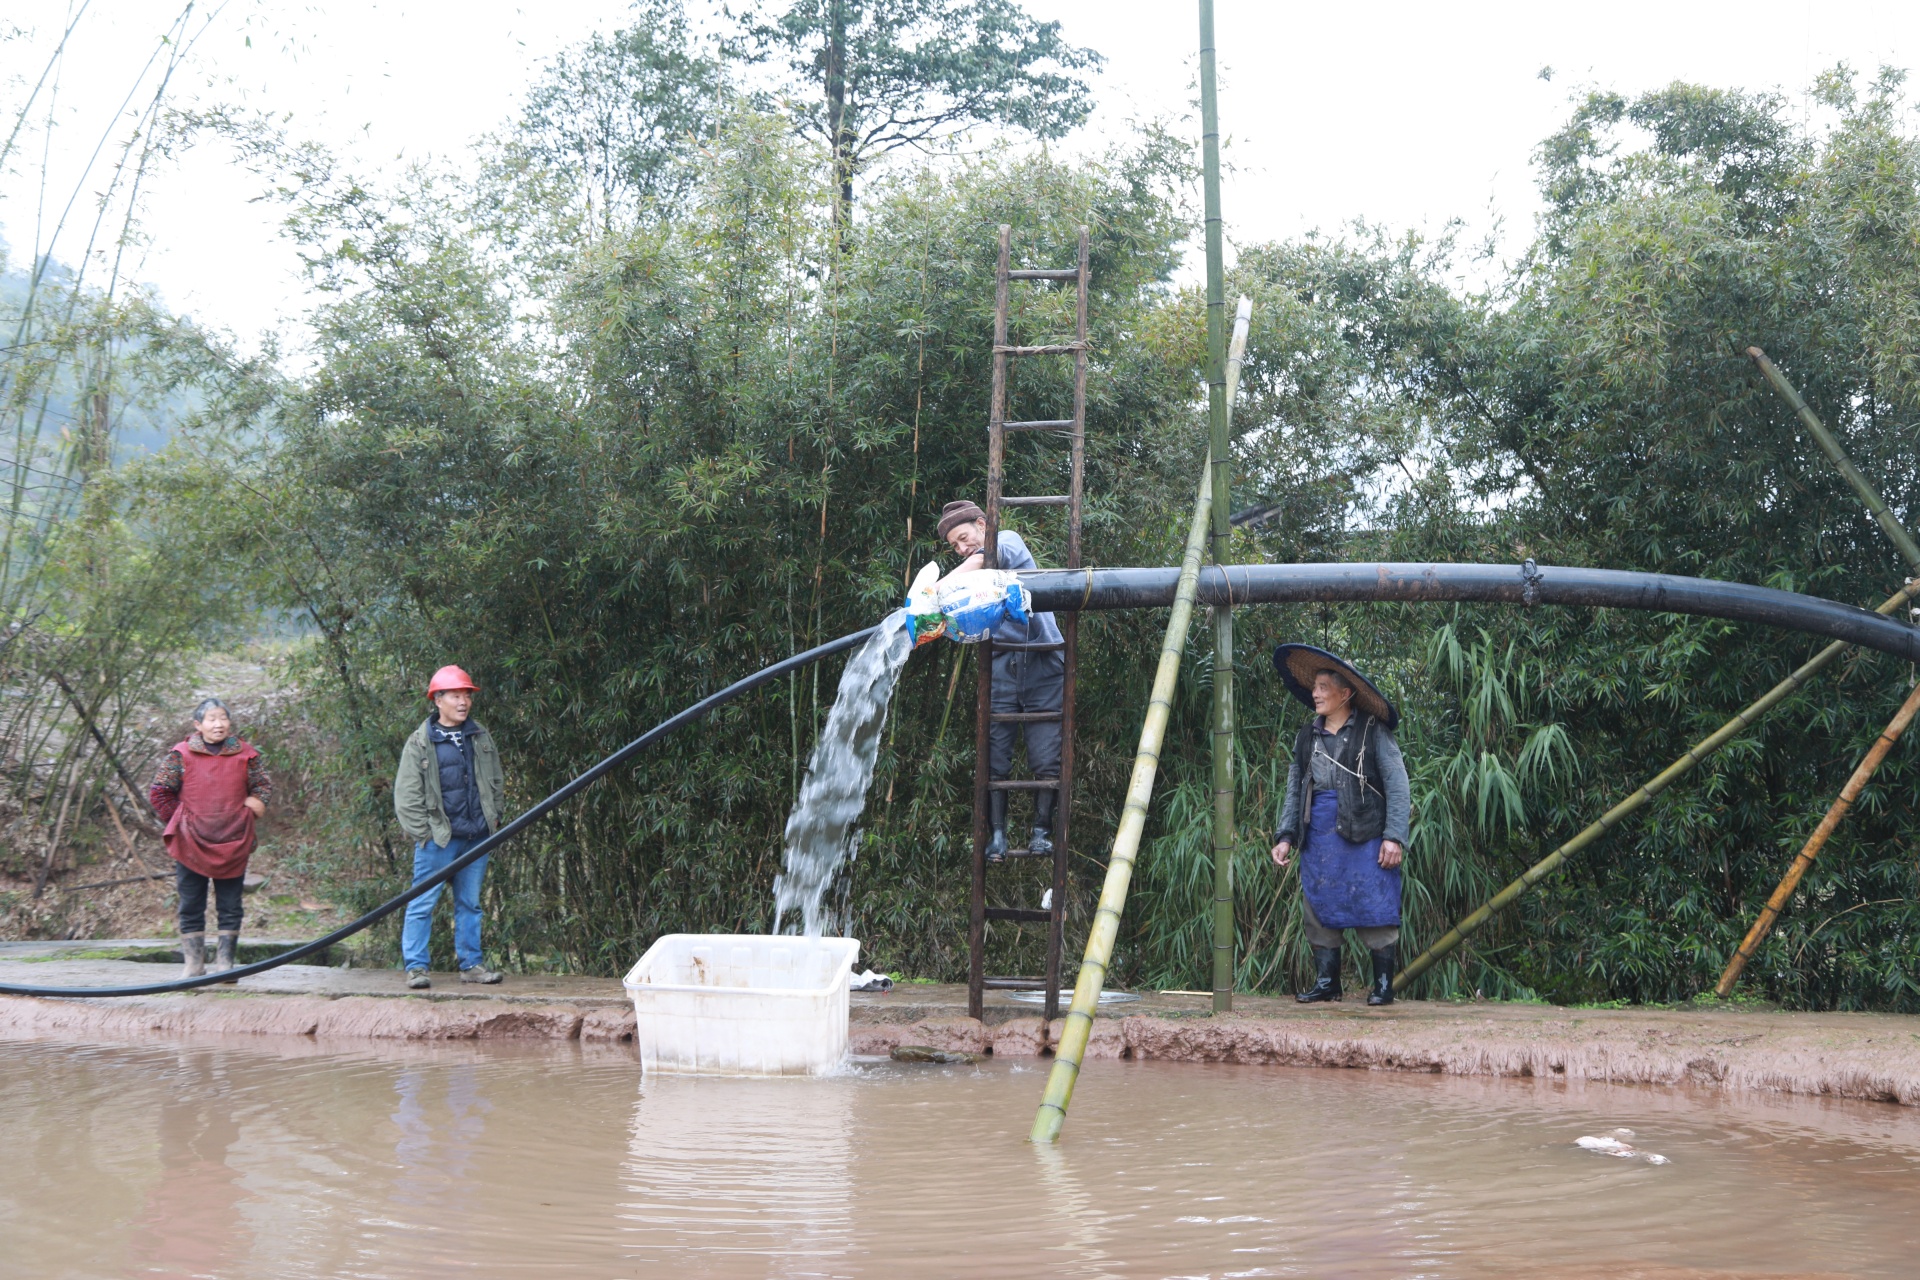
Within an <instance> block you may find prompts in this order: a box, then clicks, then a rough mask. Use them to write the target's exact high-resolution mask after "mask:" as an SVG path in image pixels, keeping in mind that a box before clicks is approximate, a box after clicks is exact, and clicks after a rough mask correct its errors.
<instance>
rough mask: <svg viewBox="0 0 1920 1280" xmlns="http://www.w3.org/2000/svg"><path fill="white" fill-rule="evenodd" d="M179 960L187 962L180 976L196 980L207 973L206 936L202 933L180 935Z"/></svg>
mask: <svg viewBox="0 0 1920 1280" xmlns="http://www.w3.org/2000/svg"><path fill="white" fill-rule="evenodd" d="M180 958H181V959H183V960H185V961H186V962H187V967H186V968H185V969H183V970H182V971H181V973H180V976H181V977H183V978H197V977H199V976H200V975H201V974H203V973H205V972H206V971H207V935H206V934H204V933H183V934H181V935H180Z"/></svg>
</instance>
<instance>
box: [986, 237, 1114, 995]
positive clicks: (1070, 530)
mask: <svg viewBox="0 0 1920 1280" xmlns="http://www.w3.org/2000/svg"><path fill="white" fill-rule="evenodd" d="M1012 244H1013V229H1012V228H1011V227H1008V226H1002V227H1001V228H1000V261H999V267H998V269H997V271H996V272H995V276H994V295H993V302H994V307H993V403H992V407H991V410H990V412H989V416H988V419H987V501H986V505H985V510H986V513H987V540H986V546H985V547H984V548H982V554H983V555H984V557H985V567H986V568H989V569H993V568H997V567H998V562H999V549H1000V542H999V538H1000V509H1001V508H1002V507H1041V508H1046V507H1064V508H1065V509H1066V515H1067V564H1066V567H1067V568H1069V569H1078V568H1079V567H1080V506H1081V490H1082V484H1083V480H1084V478H1085V474H1086V423H1087V276H1088V272H1087V252H1088V237H1087V228H1085V227H1081V228H1080V260H1079V264H1078V265H1077V266H1073V267H1068V268H1065V269H1063V270H1058V271H1054V270H1040V271H1014V270H1010V269H1009V267H1008V260H1009V258H1010V256H1011V253H1012ZM1016 280H1035V281H1057V282H1060V283H1062V284H1064V283H1067V282H1069V281H1071V282H1072V283H1073V285H1074V287H1075V289H1076V290H1077V291H1078V294H1077V298H1076V304H1075V308H1074V330H1073V341H1072V342H1066V343H1060V344H1057V345H1052V346H1037V347H1016V346H1009V345H1008V344H1007V305H1008V298H1009V295H1010V294H1011V292H1012V288H1011V286H1012V283H1013V282H1014V281H1016ZM1029 356H1071V357H1073V416H1072V417H1071V418H1047V419H1040V420H1037V421H1033V422H1008V421H1007V368H1008V365H1007V362H1008V361H1009V360H1013V359H1022V358H1026V357H1029ZM1009 431H1037V432H1042V433H1045V434H1049V435H1053V436H1056V437H1061V438H1064V439H1066V440H1067V442H1068V443H1069V445H1070V446H1071V448H1072V478H1071V480H1070V481H1069V482H1068V485H1067V492H1065V493H1060V494H1044V495H1038V496H1030V497H1019V496H1013V497H1010V496H1007V495H1005V494H1003V493H1002V492H1001V488H1002V486H1003V484H1004V482H1005V479H1006V451H1007V432H1009ZM1060 634H1061V637H1062V640H1061V643H1059V644H1046V643H1041V644H1023V645H1010V644H1009V645H1000V646H998V647H999V648H1002V649H1016V648H1017V649H1025V650H1032V651H1045V650H1054V649H1063V650H1065V654H1066V683H1065V687H1064V689H1063V690H1062V696H1061V702H1060V710H1059V712H1058V713H1054V712H1020V713H1014V714H1001V715H995V714H994V713H993V655H994V649H995V645H994V643H993V641H992V640H991V639H988V640H986V641H984V642H982V643H981V645H980V646H979V648H980V652H979V655H978V658H977V661H978V662H979V665H980V679H979V691H978V694H977V700H976V704H975V705H976V711H975V726H976V728H975V735H974V736H975V750H976V752H977V754H976V757H975V761H974V779H973V921H972V927H971V928H970V929H969V930H968V934H967V947H968V965H967V1012H968V1013H970V1014H971V1015H972V1016H974V1017H976V1018H978V1017H981V1016H982V1015H983V1013H984V1011H985V1006H986V993H987V991H988V990H990V989H991V990H1002V991H1005V990H1015V991H1032V990H1040V991H1043V992H1045V1016H1046V1018H1047V1020H1048V1021H1049V1022H1051V1021H1052V1020H1053V1019H1054V1018H1056V1017H1058V1016H1059V1014H1060V959H1061V950H1062V946H1063V944H1064V941H1065V936H1066V925H1067V834H1068V830H1069V825H1068V824H1069V819H1070V818H1071V816H1072V813H1073V807H1072V796H1073V692H1074V677H1075V675H1076V674H1077V672H1078V670H1079V662H1078V652H1079V650H1078V641H1079V634H1080V617H1079V614H1077V613H1072V612H1070V613H1067V614H1066V615H1065V617H1064V619H1063V620H1062V622H1061V626H1060ZM1055 718H1057V719H1059V721H1060V777H1059V780H1058V781H1050V780H1046V779H1039V778H1008V779H1005V780H1003V781H997V782H996V781H994V780H993V779H992V778H990V777H989V776H988V774H989V771H990V767H991V766H990V763H989V761H990V751H991V747H990V744H989V741H988V733H989V731H990V729H991V727H992V725H993V724H994V723H996V722H998V723H1002V724H1007V723H1015V722H1031V721H1036V720H1051V719H1055ZM1046 790H1052V791H1054V792H1055V793H1056V795H1057V797H1058V798H1057V801H1056V804H1055V807H1054V818H1053V831H1052V835H1053V855H1052V857H1053V892H1052V897H1051V898H1050V899H1049V901H1050V903H1051V905H1050V906H1048V907H1045V908H1039V907H989V906H988V905H987V865H988V864H987V839H988V825H987V797H988V795H989V793H990V792H993V791H1046ZM1036 856H1038V857H1045V856H1047V855H1045V854H1039V855H1036V854H1034V853H1033V852H1032V851H1031V850H1029V849H1025V848H1019V849H1010V850H1008V851H1007V857H1008V860H1009V864H1011V862H1012V860H1014V859H1019V858H1031V857H1036ZM990 920H1003V921H1008V922H1011V923H1014V924H1045V925H1046V926H1047V964H1046V972H1045V973H1044V974H1042V975H1040V976H1038V977H1003V978H990V977H988V976H987V972H986V943H987V922H988V921H990Z"/></svg>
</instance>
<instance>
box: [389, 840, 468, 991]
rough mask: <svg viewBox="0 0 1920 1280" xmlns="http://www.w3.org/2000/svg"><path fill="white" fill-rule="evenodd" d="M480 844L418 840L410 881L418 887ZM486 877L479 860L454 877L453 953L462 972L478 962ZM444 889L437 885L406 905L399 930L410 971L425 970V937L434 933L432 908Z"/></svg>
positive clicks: (401, 951) (403, 952) (404, 957)
mask: <svg viewBox="0 0 1920 1280" xmlns="http://www.w3.org/2000/svg"><path fill="white" fill-rule="evenodd" d="M479 843H480V842H479V841H478V840H462V839H460V838H459V837H458V836H456V837H454V838H453V839H452V840H449V841H448V842H447V843H446V844H443V845H441V844H435V843H434V842H433V841H431V840H423V841H421V842H420V843H419V844H417V845H415V846H414V847H413V882H414V883H415V884H419V883H420V882H421V881H422V880H424V879H426V878H427V877H428V876H430V875H432V874H433V873H434V872H436V871H439V870H441V869H442V868H443V867H445V866H446V865H447V864H448V863H450V862H452V861H453V860H454V859H455V858H457V857H459V856H460V855H461V854H463V853H465V852H466V851H467V850H469V849H471V848H473V846H474V845H476V844H479ZM486 874H487V860H486V859H485V858H482V859H480V860H479V861H478V862H476V863H474V864H473V865H472V866H470V867H463V868H462V869H461V870H459V871H458V872H456V873H455V874H454V877H453V954H454V955H455V956H456V957H457V958H458V959H459V961H460V967H461V968H462V969H471V968H473V967H474V966H475V965H477V964H479V963H480V880H481V877H483V876H485V875H486ZM445 887H446V886H445V885H438V884H437V885H435V886H433V888H431V889H429V890H427V891H426V892H425V893H423V894H421V895H420V896H419V897H417V898H415V899H414V900H413V901H412V902H409V903H408V904H407V924H406V927H405V928H404V929H402V930H401V931H400V955H401V957H402V958H403V959H404V961H405V963H406V966H407V968H409V969H424V968H426V967H427V938H428V936H429V935H430V934H431V932H432V930H433V906H434V904H435V903H436V902H438V901H440V890H441V889H443V888H445Z"/></svg>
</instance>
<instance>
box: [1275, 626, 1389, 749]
mask: <svg viewBox="0 0 1920 1280" xmlns="http://www.w3.org/2000/svg"><path fill="white" fill-rule="evenodd" d="M1273 669H1274V670H1275V671H1278V672H1279V673H1280V679H1281V680H1282V681H1283V682H1284V683H1285V684H1286V686H1287V690H1288V692H1290V693H1292V694H1293V696H1294V697H1296V698H1298V699H1300V701H1302V702H1304V703H1306V704H1307V705H1308V706H1312V705H1313V678H1314V677H1315V676H1317V675H1319V674H1320V673H1321V672H1322V671H1331V672H1333V673H1334V674H1335V675H1337V676H1339V677H1340V678H1341V679H1342V680H1345V681H1346V682H1347V683H1348V684H1350V685H1352V686H1353V705H1354V706H1355V707H1357V708H1359V709H1360V710H1362V711H1364V712H1366V713H1367V714H1368V715H1370V716H1372V717H1373V718H1374V719H1375V720H1378V721H1379V722H1380V723H1381V724H1383V725H1385V726H1387V732H1389V733H1391V732H1393V731H1394V730H1395V729H1397V728H1399V727H1400V711H1399V708H1397V707H1395V706H1394V705H1393V704H1392V703H1391V702H1389V701H1387V695H1385V694H1384V693H1381V692H1380V690H1379V689H1377V688H1375V687H1374V683H1373V681H1371V680H1369V679H1367V678H1366V677H1365V676H1363V675H1361V674H1360V673H1359V672H1358V671H1355V670H1354V669H1353V664H1352V663H1350V662H1347V661H1346V660H1345V659H1343V658H1336V657H1334V656H1333V655H1332V654H1330V653H1328V652H1327V651H1326V650H1325V649H1318V648H1315V647H1314V646H1313V645H1310V644H1283V645H1281V646H1280V647H1279V648H1277V649H1275V650H1274V651H1273Z"/></svg>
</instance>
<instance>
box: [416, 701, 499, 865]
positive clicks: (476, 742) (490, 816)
mask: <svg viewBox="0 0 1920 1280" xmlns="http://www.w3.org/2000/svg"><path fill="white" fill-rule="evenodd" d="M467 724H468V726H469V727H470V729H471V731H472V733H473V779H474V781H475V782H477V783H478V784H479V785H480V809H481V811H482V812H483V813H485V814H486V815H487V826H488V827H490V828H492V829H493V830H495V831H498V830H499V829H500V815H501V813H503V812H504V811H505V810H506V807H507V779H506V775H505V774H504V773H502V772H501V771H500V749H499V748H498V747H496V746H494V745H493V735H492V734H490V733H488V732H487V730H486V726H485V725H482V724H481V723H480V722H479V721H477V720H469V721H468V722H467ZM393 816H394V817H396V818H398V819H399V820H400V829H401V830H402V831H404V832H406V833H407V839H409V840H411V841H413V842H414V843H415V844H419V843H420V842H421V841H422V840H432V841H433V842H434V843H435V844H441V845H443V844H446V843H448V842H449V841H451V840H452V839H453V824H452V823H450V822H448V821H447V810H446V806H445V805H444V804H442V803H441V801H440V764H439V761H438V759H436V757H435V753H434V750H433V744H432V743H430V742H428V741H427V722H426V721H425V720H422V721H421V722H420V727H419V728H417V729H415V730H414V731H413V732H412V733H411V734H408V735H407V745H406V746H404V747H401V748H400V768H399V769H398V770H397V771H396V772H395V773H394V775H393Z"/></svg>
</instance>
